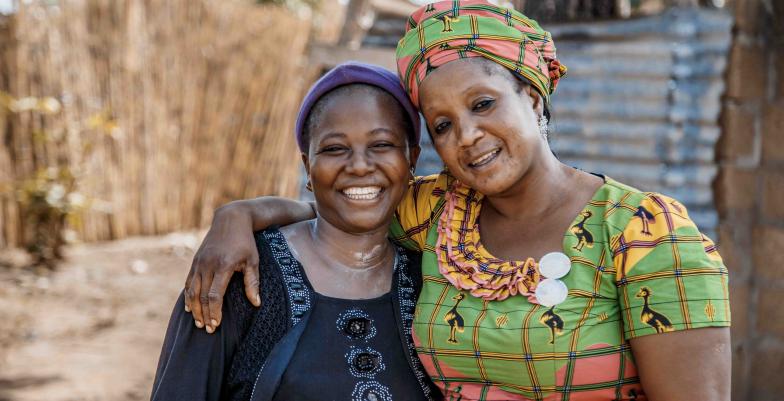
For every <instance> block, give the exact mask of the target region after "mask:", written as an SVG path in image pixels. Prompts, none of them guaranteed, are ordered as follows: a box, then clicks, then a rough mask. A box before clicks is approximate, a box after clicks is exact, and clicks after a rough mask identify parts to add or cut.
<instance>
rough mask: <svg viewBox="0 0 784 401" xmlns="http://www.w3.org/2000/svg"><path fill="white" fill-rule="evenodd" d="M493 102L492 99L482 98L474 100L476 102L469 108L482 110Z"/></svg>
mask: <svg viewBox="0 0 784 401" xmlns="http://www.w3.org/2000/svg"><path fill="white" fill-rule="evenodd" d="M494 103H495V100H494V99H482V100H480V101H478V102H476V104H474V107H472V108H471V110H473V111H475V112H476V111H483V110H486V109H488V108H490V106H492V105H493V104H494Z"/></svg>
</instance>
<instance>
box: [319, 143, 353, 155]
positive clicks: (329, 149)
mask: <svg viewBox="0 0 784 401" xmlns="http://www.w3.org/2000/svg"><path fill="white" fill-rule="evenodd" d="M346 150H347V149H346V147H344V146H339V145H327V146H325V147H323V148H321V149H319V151H318V152H316V154H317V155H320V154H322V153H326V154H338V153H342V152H344V151H346Z"/></svg>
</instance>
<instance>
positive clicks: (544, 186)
mask: <svg viewBox="0 0 784 401" xmlns="http://www.w3.org/2000/svg"><path fill="white" fill-rule="evenodd" d="M397 57H398V73H399V76H400V78H401V80H402V82H403V84H404V86H405V87H406V89H407V91H408V93H409V95H410V97H411V99H412V101H413V102H414V104H416V105H417V106H419V107H420V109H421V111H422V114H423V115H424V117H425V119H426V122H427V126H428V129H429V132H430V134H431V136H432V139H433V143H434V145H435V148H436V150H437V151H438V153H439V155H440V156H441V158H442V159H443V161H444V163H445V165H446V167H447V170H446V171H444V172H443V173H441V174H439V175H435V176H431V177H424V178H417V179H416V180H415V181H414V182H413V184H412V186H411V188H410V190H409V193H408V194H407V195H406V196H405V197H404V199H403V202H402V203H401V205H400V206H399V207H398V210H397V214H396V217H397V223H396V224H393V230H392V233H393V234H394V236H395V237H396V238H397V240H398V241H400V242H402V243H403V244H405V245H407V246H409V247H413V248H417V249H422V250H423V257H422V270H423V278H424V284H423V288H422V292H421V293H420V298H419V301H418V303H417V311H416V315H415V320H414V329H413V331H414V341H415V342H416V343H417V351H418V353H419V356H420V358H421V359H422V362H423V364H424V366H425V368H426V369H427V371H428V374H429V375H430V377H431V379H432V380H433V381H434V382H435V383H436V385H437V386H438V387H439V388H440V389H441V391H442V392H443V393H444V395H445V397H446V398H447V399H462V400H556V399H558V400H632V399H634V400H646V399H647V400H651V401H680V400H684V401H685V400H697V399H699V400H722V401H727V400H729V381H730V356H729V329H728V327H727V326H729V319H730V316H729V302H728V295H727V270H726V268H725V267H724V265H723V263H722V261H721V258H720V256H719V255H718V253H717V252H716V249H715V246H714V245H713V243H712V242H711V241H710V240H709V239H707V238H706V237H704V236H703V235H702V234H700V232H699V231H698V230H697V228H696V226H695V225H694V223H693V222H692V221H691V220H690V219H689V218H688V214H687V212H686V209H685V208H684V207H683V205H682V204H680V203H679V202H677V201H676V200H674V199H671V198H669V197H666V196H664V195H661V194H655V193H645V192H641V191H638V190H636V189H634V188H631V187H628V186H625V185H623V184H621V183H618V182H616V181H614V180H612V179H610V178H608V177H604V176H600V175H594V174H588V173H585V172H582V171H580V170H576V169H573V168H571V167H568V166H566V165H564V164H562V163H561V162H560V161H558V160H557V158H556V157H555V156H554V155H553V154H552V152H551V151H550V148H549V144H548V142H547V131H546V127H547V122H546V117H547V106H548V102H549V98H550V95H551V94H552V93H553V91H554V90H555V87H556V85H557V83H558V80H559V79H560V78H561V76H562V75H563V74H564V73H565V67H563V66H561V65H560V64H559V63H558V61H557V59H556V55H555V47H554V45H553V42H552V39H551V37H550V35H549V33H548V32H546V31H544V30H542V29H541V28H540V27H539V25H538V24H537V23H536V22H535V21H533V20H530V19H528V18H526V17H525V16H523V15H522V14H520V13H517V12H515V11H513V10H510V9H506V8H502V7H496V6H494V5H492V4H489V3H487V2H486V1H481V0H473V1H460V2H456V1H441V2H436V3H433V4H429V5H427V6H424V7H422V8H420V9H419V10H417V11H416V12H415V13H414V14H412V16H411V18H409V20H408V31H407V33H406V35H405V37H404V38H403V39H402V40H401V41H400V43H399V45H398V49H397ZM269 207H274V208H275V209H276V210H284V209H285V210H286V213H279V212H275V211H273V212H271V213H266V212H263V211H264V210H265V208H269ZM310 214H311V213H310V212H309V211H308V210H307V205H306V204H296V203H294V202H286V201H283V200H280V199H265V198H261V199H257V200H250V201H243V202H238V203H234V204H230V205H229V206H227V207H225V208H224V209H222V210H220V211H219V212H218V213H217V214H216V220H215V221H214V223H213V227H212V228H211V232H210V234H209V235H208V237H207V239H206V240H205V245H204V247H203V249H201V250H200V252H199V253H198V254H197V258H196V260H195V263H194V266H193V268H192V272H191V274H192V277H191V279H189V280H188V282H187V283H186V287H188V291H189V297H190V299H189V301H190V302H191V305H192V306H193V307H194V309H197V308H198V310H197V311H196V310H195V312H196V318H197V319H199V317H200V316H202V315H203V314H205V315H208V316H213V310H214V309H215V306H214V305H213V300H214V299H216V297H213V298H210V299H207V298H206V297H203V298H201V302H198V301H196V298H197V297H198V294H199V293H206V292H208V291H210V292H211V293H214V294H220V293H221V286H222V284H221V280H225V279H224V278H222V277H224V276H226V275H229V274H230V271H231V270H232V269H240V268H241V267H242V266H243V262H244V261H246V260H249V259H250V260H252V259H253V257H254V256H253V255H252V253H249V252H246V251H245V250H244V249H243V246H241V245H240V246H234V247H228V246H226V244H228V243H231V242H238V243H245V242H247V241H248V239H247V237H249V232H250V230H247V231H246V232H245V233H241V232H234V233H232V234H231V235H220V234H219V233H220V232H221V229H222V227H226V226H228V225H234V226H236V225H237V224H240V225H245V226H248V225H251V224H252V225H254V226H256V228H258V227H263V226H264V225H266V224H270V223H279V222H281V221H283V222H286V221H289V219H291V220H297V219H302V218H306V217H308V216H310ZM479 222H481V225H480V224H479ZM215 245H220V246H222V248H220V249H221V252H212V251H211V250H210V249H211V248H210V247H213V246H215ZM223 246H225V248H223ZM219 259H222V260H225V261H226V262H228V263H215V262H214V261H216V260H219ZM251 270H252V269H251ZM247 271H248V270H247V269H246V272H247ZM246 274H247V273H246ZM212 275H215V277H216V278H218V279H216V280H213V281H212V282H210V281H209V280H203V279H201V278H202V277H207V278H211V277H212ZM217 298H218V299H219V298H220V297H217ZM200 303H201V304H200ZM217 323H219V320H218V321H217Z"/></svg>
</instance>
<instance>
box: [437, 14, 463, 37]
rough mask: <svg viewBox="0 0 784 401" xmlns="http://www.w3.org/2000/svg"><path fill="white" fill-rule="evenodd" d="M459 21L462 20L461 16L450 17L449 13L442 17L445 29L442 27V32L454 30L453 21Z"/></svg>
mask: <svg viewBox="0 0 784 401" xmlns="http://www.w3.org/2000/svg"><path fill="white" fill-rule="evenodd" d="M458 21H460V19H459V18H454V17H450V16H448V15H444V16H443V17H442V18H441V22H443V23H444V29H442V30H441V32H442V33H443V32H452V23H453V22H458Z"/></svg>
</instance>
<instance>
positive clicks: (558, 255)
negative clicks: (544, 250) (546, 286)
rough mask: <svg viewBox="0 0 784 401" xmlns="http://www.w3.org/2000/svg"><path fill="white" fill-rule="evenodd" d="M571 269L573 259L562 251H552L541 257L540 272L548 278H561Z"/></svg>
mask: <svg viewBox="0 0 784 401" xmlns="http://www.w3.org/2000/svg"><path fill="white" fill-rule="evenodd" d="M571 269H572V261H571V260H569V257H568V256H566V254H564V253H562V252H550V253H548V254H547V255H544V256H542V258H541V259H539V273H540V274H541V275H542V276H544V277H547V278H561V277H563V276H565V275H567V274H569V270H571Z"/></svg>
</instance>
